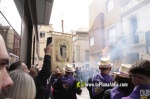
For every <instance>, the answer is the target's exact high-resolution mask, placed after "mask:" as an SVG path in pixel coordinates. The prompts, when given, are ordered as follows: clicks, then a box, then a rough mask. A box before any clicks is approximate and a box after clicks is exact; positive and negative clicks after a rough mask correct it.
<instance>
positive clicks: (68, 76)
mask: <svg viewBox="0 0 150 99" xmlns="http://www.w3.org/2000/svg"><path fill="white" fill-rule="evenodd" d="M64 70H65V75H64V76H62V77H61V78H59V79H58V80H57V81H56V82H55V83H54V86H53V88H54V92H55V95H54V99H77V96H76V94H78V95H80V94H81V92H82V90H81V89H80V87H77V83H78V81H76V80H75V78H74V76H73V73H74V71H75V69H74V67H73V66H72V65H70V64H67V65H66V67H65V68H64Z"/></svg>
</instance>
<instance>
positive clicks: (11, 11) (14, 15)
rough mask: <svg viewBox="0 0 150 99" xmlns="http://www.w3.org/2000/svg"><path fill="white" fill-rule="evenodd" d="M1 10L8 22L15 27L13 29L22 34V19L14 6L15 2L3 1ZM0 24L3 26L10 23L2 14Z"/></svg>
mask: <svg viewBox="0 0 150 99" xmlns="http://www.w3.org/2000/svg"><path fill="white" fill-rule="evenodd" d="M0 10H1V11H2V13H3V14H4V15H5V17H6V18H7V20H8V21H9V22H10V24H11V25H12V26H13V28H14V29H15V30H16V31H17V32H18V33H19V34H20V32H21V18H20V16H19V13H18V10H17V8H16V6H15V4H14V1H13V0H1V2H0ZM0 23H2V25H4V26H5V25H7V26H8V23H7V22H6V20H5V19H4V18H3V17H2V15H1V14H0Z"/></svg>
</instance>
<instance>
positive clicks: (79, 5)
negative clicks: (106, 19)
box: [50, 0, 92, 32]
mask: <svg viewBox="0 0 150 99" xmlns="http://www.w3.org/2000/svg"><path fill="white" fill-rule="evenodd" d="M91 1H92V0H54V4H53V9H52V14H51V19H50V24H53V27H54V30H57V31H61V20H62V19H63V20H64V32H69V31H70V30H78V29H79V28H80V27H85V28H88V27H89V21H88V20H89V3H91Z"/></svg>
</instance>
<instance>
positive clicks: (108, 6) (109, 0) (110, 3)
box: [107, 0, 115, 12]
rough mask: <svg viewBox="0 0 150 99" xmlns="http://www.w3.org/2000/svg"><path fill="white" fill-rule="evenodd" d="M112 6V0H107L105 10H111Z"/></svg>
mask: <svg viewBox="0 0 150 99" xmlns="http://www.w3.org/2000/svg"><path fill="white" fill-rule="evenodd" d="M114 7H115V5H114V0H108V1H107V12H110V11H111V10H113V9H114Z"/></svg>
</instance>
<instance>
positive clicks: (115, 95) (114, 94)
mask: <svg viewBox="0 0 150 99" xmlns="http://www.w3.org/2000/svg"><path fill="white" fill-rule="evenodd" d="M110 97H111V99H121V98H122V97H123V93H122V92H121V91H120V90H119V87H114V88H113V89H112V90H111V92H110Z"/></svg>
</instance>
